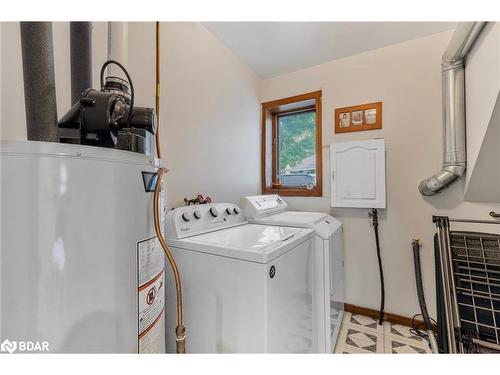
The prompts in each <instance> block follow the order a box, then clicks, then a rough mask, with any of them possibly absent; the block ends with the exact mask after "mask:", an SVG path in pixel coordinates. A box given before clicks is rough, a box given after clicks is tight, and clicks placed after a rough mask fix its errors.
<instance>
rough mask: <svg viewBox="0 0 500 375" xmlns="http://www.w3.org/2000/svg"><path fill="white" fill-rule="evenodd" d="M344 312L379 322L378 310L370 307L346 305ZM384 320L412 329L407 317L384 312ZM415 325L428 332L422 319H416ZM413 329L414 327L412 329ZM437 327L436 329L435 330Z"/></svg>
mask: <svg viewBox="0 0 500 375" xmlns="http://www.w3.org/2000/svg"><path fill="white" fill-rule="evenodd" d="M344 310H345V311H347V312H350V313H352V314H359V315H364V316H368V317H370V318H372V319H375V320H378V314H379V311H378V310H374V309H370V308H368V307H361V306H356V305H351V304H349V303H346V304H344ZM384 320H385V321H386V322H389V323H392V324H400V325H403V326H407V327H411V318H408V317H406V316H402V315H397V314H392V313H388V312H385V311H384ZM414 323H416V324H417V328H418V329H420V330H424V331H425V330H426V327H425V324H424V322H423V321H422V320H420V319H415V320H414ZM412 328H413V327H412ZM435 328H436V327H434V329H435Z"/></svg>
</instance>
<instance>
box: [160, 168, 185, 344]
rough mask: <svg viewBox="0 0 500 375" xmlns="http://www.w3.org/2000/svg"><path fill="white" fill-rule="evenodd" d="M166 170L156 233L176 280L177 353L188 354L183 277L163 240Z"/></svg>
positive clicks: (164, 170)
mask: <svg viewBox="0 0 500 375" xmlns="http://www.w3.org/2000/svg"><path fill="white" fill-rule="evenodd" d="M165 172H166V169H165V168H160V169H159V170H158V174H157V177H156V186H155V192H154V196H153V213H154V222H155V231H156V236H157V237H158V240H159V241H160V245H161V247H162V248H163V251H164V252H165V255H166V257H167V259H168V261H169V263H170V266H171V267H172V272H173V274H174V279H175V289H176V292H177V327H176V328H175V340H176V351H177V353H185V352H186V328H185V327H184V321H183V317H182V286H181V277H180V274H179V269H178V268H177V263H176V262H175V259H174V257H173V256H172V253H171V252H170V249H169V248H168V245H167V243H166V242H165V239H164V238H163V234H162V231H161V227H160V212H159V209H158V206H159V200H160V191H161V181H162V178H163V175H164V174H165Z"/></svg>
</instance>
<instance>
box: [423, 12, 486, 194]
mask: <svg viewBox="0 0 500 375" xmlns="http://www.w3.org/2000/svg"><path fill="white" fill-rule="evenodd" d="M484 25H485V22H461V23H459V24H458V26H457V28H456V30H455V32H454V34H453V36H452V38H451V41H450V44H449V45H448V48H447V49H446V51H445V53H444V55H443V62H442V65H441V74H442V95H443V167H442V168H441V170H440V171H439V172H437V173H435V174H434V175H433V176H431V177H429V178H427V179H425V180H423V181H422V182H421V183H420V185H419V187H418V190H419V191H420V193H421V194H422V195H425V196H430V195H435V194H438V193H439V192H441V191H442V190H444V189H446V188H447V187H448V186H450V185H451V184H452V183H453V182H455V181H456V180H458V179H460V178H462V176H463V175H464V174H465V171H466V168H467V151H466V150H467V148H466V135H465V69H464V60H465V57H466V56H467V54H468V53H469V51H470V49H471V48H472V46H473V45H474V42H475V41H476V39H477V36H478V35H479V33H480V32H481V30H482V28H483V26H484Z"/></svg>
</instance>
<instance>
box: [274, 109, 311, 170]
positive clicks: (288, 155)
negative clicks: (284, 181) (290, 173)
mask: <svg viewBox="0 0 500 375" xmlns="http://www.w3.org/2000/svg"><path fill="white" fill-rule="evenodd" d="M315 153H316V111H308V112H299V113H293V114H289V115H281V116H279V117H278V154H279V164H278V170H279V172H278V173H284V170H285V168H287V166H288V168H292V169H293V168H294V167H295V166H297V165H298V164H299V163H300V162H301V161H303V160H304V159H306V158H308V157H310V156H313V155H315Z"/></svg>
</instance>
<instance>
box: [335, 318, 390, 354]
mask: <svg viewBox="0 0 500 375" xmlns="http://www.w3.org/2000/svg"><path fill="white" fill-rule="evenodd" d="M338 343H339V346H343V347H344V348H353V349H362V350H365V351H369V352H372V353H383V351H384V337H383V335H382V334H379V333H376V332H372V331H370V330H367V329H363V328H361V329H360V328H358V327H357V326H355V325H352V324H349V323H347V324H345V325H343V326H342V328H341V332H340V337H339V341H338Z"/></svg>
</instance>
